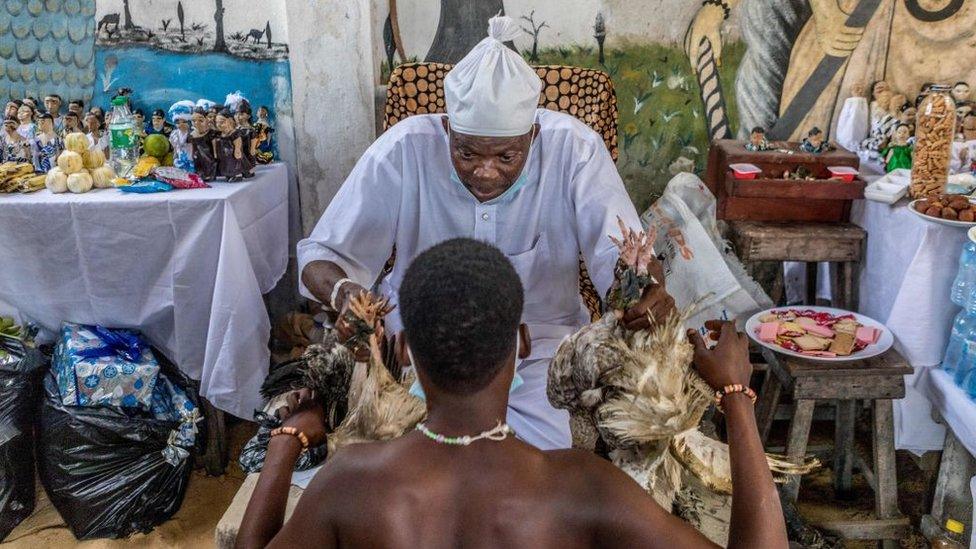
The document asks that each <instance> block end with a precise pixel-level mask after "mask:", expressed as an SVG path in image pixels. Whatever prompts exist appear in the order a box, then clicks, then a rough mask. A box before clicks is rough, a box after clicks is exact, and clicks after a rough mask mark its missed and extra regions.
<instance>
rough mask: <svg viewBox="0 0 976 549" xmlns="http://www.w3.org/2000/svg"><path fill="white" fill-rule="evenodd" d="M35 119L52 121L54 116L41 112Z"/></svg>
mask: <svg viewBox="0 0 976 549" xmlns="http://www.w3.org/2000/svg"><path fill="white" fill-rule="evenodd" d="M37 119H38V120H54V115H52V114H51V113H49V112H42V113H41V114H39V115H37Z"/></svg>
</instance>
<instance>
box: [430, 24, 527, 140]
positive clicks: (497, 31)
mask: <svg viewBox="0 0 976 549" xmlns="http://www.w3.org/2000/svg"><path fill="white" fill-rule="evenodd" d="M520 32H521V29H520V28H519V26H518V24H517V23H516V22H515V21H513V20H512V18H510V17H505V16H495V17H492V18H491V20H489V21H488V38H485V39H484V40H482V41H481V42H479V43H478V45H477V46H475V47H474V48H473V49H472V50H471V52H470V53H468V55H466V56H465V57H464V59H462V60H461V61H460V62H458V64H457V65H455V66H454V68H453V69H452V70H451V72H449V73H448V75H447V78H446V79H445V80H444V94H445V96H446V103H447V114H448V117H449V118H450V122H451V129H453V130H454V131H456V132H459V133H463V134H467V135H477V136H485V137H515V136H518V135H525V134H527V133H529V131H530V130H531V129H532V124H533V123H534V122H535V111H536V108H537V107H538V105H539V93H541V92H542V81H541V80H540V79H539V75H538V74H536V72H535V70H533V69H532V67H530V66H529V64H528V63H526V62H525V60H524V59H522V56H521V55H519V54H518V53H517V52H514V51H512V50H510V49H509V48H508V47H507V46H505V44H504V42H506V41H509V40H514V39H515V38H516V37H517V36H518V35H519V33H520Z"/></svg>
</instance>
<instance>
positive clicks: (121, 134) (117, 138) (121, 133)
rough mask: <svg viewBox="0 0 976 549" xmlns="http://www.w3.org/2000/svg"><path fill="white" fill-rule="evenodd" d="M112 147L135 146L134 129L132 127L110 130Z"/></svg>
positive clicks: (124, 147) (125, 147) (126, 147)
mask: <svg viewBox="0 0 976 549" xmlns="http://www.w3.org/2000/svg"><path fill="white" fill-rule="evenodd" d="M110 133H111V140H112V148H113V149H128V148H130V147H133V146H135V137H136V134H135V131H133V129H132V128H127V129H121V128H120V129H116V130H111V132H110Z"/></svg>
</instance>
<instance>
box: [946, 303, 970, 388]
mask: <svg viewBox="0 0 976 549" xmlns="http://www.w3.org/2000/svg"><path fill="white" fill-rule="evenodd" d="M972 322H973V321H972V320H971V319H970V314H969V310H968V308H966V309H963V310H961V311H959V314H958V315H956V320H955V321H954V322H953V323H952V331H951V332H950V334H949V344H948V345H946V352H945V358H944V359H943V360H942V369H943V370H945V371H946V372H948V373H949V374H950V375H952V376H953V377H955V376H956V374H957V373H959V369H960V367H961V366H962V359H963V356H964V354H965V353H964V351H965V350H966V349H965V344H966V334H967V333H968V332H969V328H970V326H969V325H970V324H972ZM957 383H958V381H957Z"/></svg>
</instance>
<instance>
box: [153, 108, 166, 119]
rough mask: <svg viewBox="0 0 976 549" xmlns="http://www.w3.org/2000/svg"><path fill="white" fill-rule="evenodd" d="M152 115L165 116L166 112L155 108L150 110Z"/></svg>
mask: <svg viewBox="0 0 976 549" xmlns="http://www.w3.org/2000/svg"><path fill="white" fill-rule="evenodd" d="M152 115H153V116H158V117H160V118H166V112H165V111H164V110H163V109H156V110H154V111H153V112H152Z"/></svg>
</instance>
